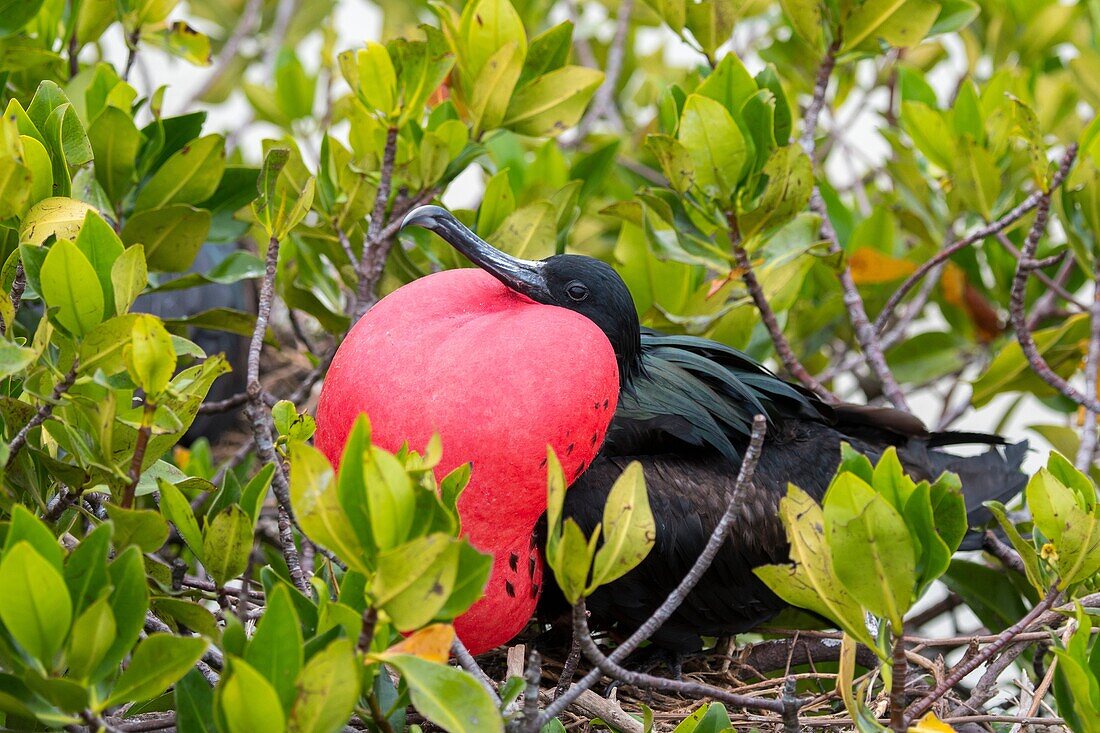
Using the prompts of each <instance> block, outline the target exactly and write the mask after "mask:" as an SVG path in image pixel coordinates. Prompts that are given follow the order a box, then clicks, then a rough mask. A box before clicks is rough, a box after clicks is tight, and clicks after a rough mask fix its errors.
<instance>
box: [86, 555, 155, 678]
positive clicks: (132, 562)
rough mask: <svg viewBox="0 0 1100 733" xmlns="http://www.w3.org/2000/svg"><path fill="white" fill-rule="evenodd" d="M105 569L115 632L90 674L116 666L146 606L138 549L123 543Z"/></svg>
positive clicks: (134, 638)
mask: <svg viewBox="0 0 1100 733" xmlns="http://www.w3.org/2000/svg"><path fill="white" fill-rule="evenodd" d="M107 573H108V576H109V577H110V582H111V585H112V588H111V595H110V596H108V598H107V602H108V603H110V604H111V612H112V613H113V614H114V615H115V633H116V636H115V643H114V644H112V645H111V649H110V650H109V651H108V652H107V654H106V656H105V657H104V658H103V661H102V662H100V664H99V669H97V670H96V673H95V675H93V676H95V677H100V676H103V675H106V674H107V673H108V672H110V671H111V670H112V669H114V668H116V667H118V665H119V664H120V663H121V662H122V660H123V659H124V658H125V657H126V655H128V654H129V653H130V650H131V649H133V647H134V643H135V642H136V641H137V639H138V636H139V635H140V634H141V630H142V628H143V627H144V626H145V612H146V611H147V610H148V608H149V587H148V584H147V582H146V579H145V566H144V565H143V563H142V560H141V550H139V549H138V548H137V547H135V546H130V547H127V548H126V549H125V550H123V551H122V552H120V553H119V554H118V556H117V557H116V558H115V560H114V562H112V563H111V564H110V566H109V567H108V568H107Z"/></svg>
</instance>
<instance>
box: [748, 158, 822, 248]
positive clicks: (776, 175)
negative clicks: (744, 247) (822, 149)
mask: <svg viewBox="0 0 1100 733" xmlns="http://www.w3.org/2000/svg"><path fill="white" fill-rule="evenodd" d="M763 173H764V176H765V177H766V178H767V185H766V186H765V188H764V194H763V196H761V197H760V200H759V201H758V202H757V203H756V204H755V205H754V206H753V207H752V209H750V210H749V211H748V212H746V213H744V214H742V215H740V216H739V217H738V224H739V225H740V228H741V236H742V237H743V238H745V239H748V238H749V237H751V236H753V235H755V234H758V233H760V232H763V231H765V230H766V229H775V228H778V227H781V226H783V225H784V224H786V223H787V222H789V221H790V220H791V219H793V218H794V216H795V215H796V214H798V212H800V211H802V210H803V209H804V208H805V207H806V204H807V203H809V200H810V193H811V192H812V191H813V186H814V173H813V165H812V164H811V163H810V159H809V158H808V157H807V156H806V154H805V153H803V152H802V149H801V148H800V147H799V146H798V145H786V146H784V147H781V148H777V149H776V150H775V151H774V152H772V154H771V156H770V157H769V158H768V161H767V163H765V164H764V171H763Z"/></svg>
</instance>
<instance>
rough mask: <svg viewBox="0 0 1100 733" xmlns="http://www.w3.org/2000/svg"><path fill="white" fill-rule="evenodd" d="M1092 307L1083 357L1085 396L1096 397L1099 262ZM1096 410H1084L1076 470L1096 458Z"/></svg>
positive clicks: (1099, 351)
mask: <svg viewBox="0 0 1100 733" xmlns="http://www.w3.org/2000/svg"><path fill="white" fill-rule="evenodd" d="M1093 283H1094V284H1093V287H1092V307H1091V308H1089V348H1088V354H1087V355H1086V356H1085V394H1087V395H1089V396H1090V397H1095V396H1096V379H1097V374H1096V370H1097V369H1100V261H1097V262H1096V264H1095V265H1094V269H1093ZM1096 413H1097V411H1096V410H1091V409H1088V408H1086V409H1085V429H1084V431H1083V432H1082V433H1081V444H1080V445H1079V446H1078V447H1077V460H1076V461H1075V463H1076V465H1077V470H1079V471H1086V472H1087V471H1088V469H1089V467H1090V466H1092V461H1093V458H1094V457H1095V456H1096Z"/></svg>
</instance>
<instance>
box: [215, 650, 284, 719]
mask: <svg viewBox="0 0 1100 733" xmlns="http://www.w3.org/2000/svg"><path fill="white" fill-rule="evenodd" d="M214 703H215V707H216V710H217V712H218V714H219V716H220V722H221V723H222V725H219V726H218V728H219V729H220V730H222V731H223V733H255V732H256V731H264V733H280V732H281V731H284V730H286V716H285V715H283V706H282V705H281V704H280V703H279V696H278V694H276V692H275V688H274V687H272V686H271V683H270V682H268V681H267V680H266V679H265V678H264V676H263V675H262V674H260V673H259V672H257V671H256V670H255V669H253V668H252V666H251V665H249V664H248V663H247V662H245V661H244V660H241V659H236V658H232V659H230V660H229V664H228V666H227V669H226V673H225V674H224V675H223V676H222V679H221V682H220V683H219V684H218V687H217V689H216V690H215V691H214Z"/></svg>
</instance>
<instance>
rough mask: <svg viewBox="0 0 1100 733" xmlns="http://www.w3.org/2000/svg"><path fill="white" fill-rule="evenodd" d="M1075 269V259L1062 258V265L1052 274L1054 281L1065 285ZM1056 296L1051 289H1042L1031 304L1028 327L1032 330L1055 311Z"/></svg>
mask: <svg viewBox="0 0 1100 733" xmlns="http://www.w3.org/2000/svg"><path fill="white" fill-rule="evenodd" d="M1075 269H1077V260H1075V259H1074V258H1073V257H1067V258H1066V259H1064V260H1062V265H1061V266H1060V267H1059V268H1058V272H1056V273H1055V274H1054V282H1056V283H1058V285H1059V286H1061V287H1065V284H1066V282H1067V281H1068V280H1069V278H1070V275H1072V274H1073V271H1074V270H1075ZM1057 297H1058V294H1057V293H1056V292H1054V291H1053V290H1044V291H1043V294H1042V295H1040V296H1039V299H1038V300H1036V301H1035V303H1034V304H1032V306H1031V315H1030V316H1028V319H1027V327H1028V328H1030V329H1032V330H1034V329H1035V328H1036V327H1037V326H1038V325H1039V324H1040V323H1042V322H1043V321H1045V320H1046V319H1047V318H1049V317H1050V316H1051V315H1053V314H1055V313H1057V311H1058V308H1057V304H1056V302H1055V301H1056V300H1057Z"/></svg>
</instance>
